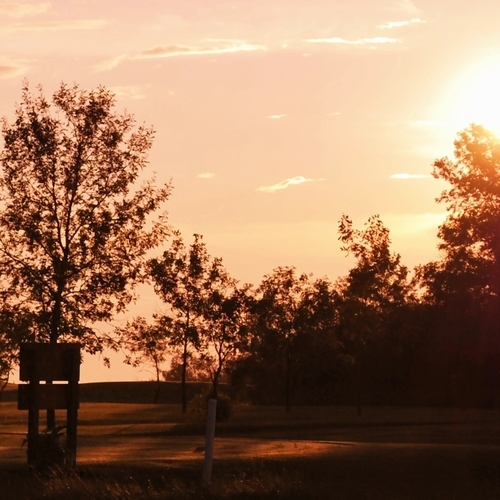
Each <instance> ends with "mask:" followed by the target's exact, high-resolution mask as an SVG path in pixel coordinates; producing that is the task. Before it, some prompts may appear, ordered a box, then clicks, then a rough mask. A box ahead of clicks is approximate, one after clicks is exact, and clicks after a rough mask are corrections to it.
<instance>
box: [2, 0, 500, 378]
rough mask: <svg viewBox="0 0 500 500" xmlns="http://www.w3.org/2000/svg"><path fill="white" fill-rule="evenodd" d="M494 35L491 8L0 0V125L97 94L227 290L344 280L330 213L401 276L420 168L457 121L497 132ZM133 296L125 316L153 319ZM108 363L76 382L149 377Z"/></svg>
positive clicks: (481, 3) (489, 2)
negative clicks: (149, 137) (29, 101)
mask: <svg viewBox="0 0 500 500" xmlns="http://www.w3.org/2000/svg"><path fill="white" fill-rule="evenodd" d="M499 25H500V2H498V0H476V1H475V2H470V1H468V0H453V1H451V0H421V1H418V0H414V1H413V0H265V1H264V0H189V1H188V2H187V1H183V0H156V1H153V0H140V1H139V0H54V1H43V0H42V1H38V2H37V1H35V0H32V1H2V0H0V47H1V51H0V88H1V92H0V111H1V112H0V115H3V116H5V117H6V118H7V120H12V118H13V116H14V109H15V104H16V102H19V100H20V98H21V87H22V82H23V80H24V79H27V80H28V81H29V83H30V86H32V87H33V89H35V87H36V85H38V84H41V85H42V86H43V89H44V92H45V94H46V95H50V94H51V93H52V92H53V91H54V90H56V88H57V87H59V85H60V83H61V82H65V83H68V84H72V83H77V84H78V85H79V86H80V87H81V88H83V89H92V88H95V87H97V86H99V85H103V86H105V87H107V88H108V89H110V90H112V91H113V92H114V93H115V95H116V108H117V111H123V110H127V111H129V112H131V113H133V114H134V115H135V117H136V119H137V122H138V124H142V123H145V124H147V125H152V126H153V127H154V129H155V131H156V136H155V142H154V146H153V148H152V150H151V154H150V157H149V159H150V163H149V165H148V168H147V171H146V172H145V174H144V175H145V178H146V177H149V176H151V175H152V174H153V173H156V177H157V182H158V183H163V182H168V181H170V180H171V181H172V184H173V192H172V195H171V198H170V200H169V201H168V203H167V204H166V209H167V210H168V212H169V219H170V223H171V225H172V226H173V227H174V228H176V229H178V230H180V231H181V233H182V234H183V236H184V239H185V240H186V242H187V243H189V242H190V241H191V239H192V234H193V233H199V234H202V235H203V237H204V241H205V242H206V244H207V247H208V251H209V253H210V254H211V255H213V256H218V257H222V258H223V261H224V263H225V265H226V267H227V269H228V270H229V271H230V273H231V274H232V275H233V276H234V277H235V278H237V279H239V280H240V281H241V282H250V283H254V284H258V283H259V282H260V280H261V279H262V277H263V276H264V275H265V274H268V273H271V272H272V270H273V269H274V268H275V267H277V266H291V265H293V266H296V267H297V269H298V271H299V272H307V273H313V274H314V276H316V277H322V276H327V277H328V278H330V280H332V281H334V280H335V279H336V278H337V277H339V276H342V275H345V274H346V273H347V271H348V269H349V266H350V265H351V264H352V261H350V260H349V259H346V257H345V256H344V255H343V254H342V252H341V250H340V243H339V241H338V234H337V226H338V222H339V220H340V218H341V216H342V214H344V213H345V214H347V215H349V216H350V218H351V219H352V220H353V222H354V225H355V226H356V227H358V228H362V227H363V224H364V223H365V222H366V220H367V219H368V217H369V216H371V215H374V214H379V215H380V218H381V219H382V221H383V222H384V223H385V225H386V226H387V227H388V228H389V229H390V231H391V239H392V242H393V250H394V251H395V252H398V253H400V254H401V257H402V261H403V263H404V264H406V265H407V266H408V267H410V268H413V267H414V266H416V265H418V264H424V263H426V262H429V261H430V260H433V259H435V258H437V257H438V252H437V250H436V245H437V239H436V233H437V227H438V225H439V224H440V223H441V222H442V221H443V220H444V217H445V207H444V206H441V205H439V204H436V202H435V199H436V197H437V196H439V194H440V192H441V191H442V190H443V189H445V188H446V185H445V184H444V183H443V182H442V181H439V180H436V179H434V178H433V177H432V175H431V172H432V163H433V161H434V160H435V159H437V158H441V157H443V156H450V155H452V154H453V141H454V139H455V137H456V134H457V133H458V132H459V131H460V130H462V129H463V128H465V127H466V126H467V125H468V124H469V123H471V122H476V123H481V124H484V125H486V126H487V127H490V128H492V129H496V128H498V129H499V130H500V98H499V93H498V88H499V87H500V29H499ZM140 295H141V299H140V300H139V302H138V304H136V305H135V306H134V307H133V308H131V310H130V313H129V314H130V317H132V316H133V315H135V314H142V315H145V316H146V317H148V315H149V316H150V315H151V314H152V312H154V311H159V310H161V303H160V302H159V301H158V300H157V299H156V298H155V296H154V293H153V291H152V289H150V288H148V287H143V288H141V291H140ZM120 321H123V318H122V319H121V320H120ZM115 358H116V359H115ZM115 358H113V360H112V368H111V369H110V370H107V369H103V368H102V366H101V365H102V363H101V362H100V361H99V360H96V359H88V358H86V360H85V363H84V365H83V367H82V380H83V381H98V380H117V379H132V380H134V379H143V378H146V379H147V378H150V377H151V373H149V372H147V371H146V370H143V371H138V370H133V369H131V368H128V367H126V366H125V365H123V363H122V362H121V359H119V357H115ZM103 370H104V371H103Z"/></svg>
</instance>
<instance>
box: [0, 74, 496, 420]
mask: <svg viewBox="0 0 500 500" xmlns="http://www.w3.org/2000/svg"><path fill="white" fill-rule="evenodd" d="M115 104H116V103H115V99H114V96H113V94H112V93H111V92H109V91H108V90H106V89H105V88H103V87H99V88H97V89H95V90H92V91H84V90H81V89H80V88H79V87H78V86H77V85H73V86H67V85H64V84H61V86H60V88H59V89H58V90H56V92H55V93H54V94H53V96H52V100H51V101H49V100H47V99H46V98H45V97H44V95H43V91H42V89H41V88H39V89H38V91H37V92H36V93H33V92H32V91H31V90H30V88H29V85H28V83H27V82H25V84H24V87H23V94H22V99H21V102H20V104H19V105H18V106H17V108H16V114H15V120H14V121H13V122H12V123H11V122H9V121H8V120H7V119H5V118H4V120H3V123H2V134H3V138H4V147H3V151H2V152H1V154H0V167H1V171H0V275H1V280H0V376H1V377H2V380H3V383H6V381H7V380H8V377H9V374H10V373H11V371H12V369H13V368H14V366H15V364H16V362H17V353H18V349H19V345H20V343H22V342H26V341H37V342H52V343H55V342H60V341H78V342H80V343H81V344H82V345H83V347H84V349H85V350H86V351H88V352H90V353H98V352H102V351H103V349H104V348H106V347H111V348H115V349H116V348H122V349H125V350H126V356H127V357H126V361H127V362H128V363H131V364H135V365H138V364H146V363H147V364H150V365H151V366H153V367H154V369H155V373H156V380H157V382H158V383H159V382H160V380H161V379H162V377H163V374H164V364H165V362H166V361H167V359H168V358H169V357H172V363H171V366H170V370H168V371H167V372H166V376H167V378H169V377H170V378H172V377H175V378H178V379H179V380H180V381H181V384H180V386H181V390H182V410H183V411H186V408H187V404H188V401H187V396H186V383H187V382H188V381H189V380H193V378H197V379H199V378H203V379H207V380H209V381H210V386H211V395H212V396H213V397H218V396H219V395H220V393H221V382H222V381H225V382H227V383H226V384H224V387H225V389H224V390H228V389H227V387H229V388H230V389H229V390H230V391H231V392H232V393H233V394H235V395H238V396H239V397H245V398H247V399H249V400H252V401H254V402H257V403H275V404H276V403H279V404H283V405H284V406H285V407H286V409H287V410H290V408H291V407H292V406H293V405H294V404H355V405H357V407H358V411H359V412H361V408H362V406H363V405H366V404H405V405H453V406H483V407H494V406H496V407H498V406H499V405H500V397H499V395H500V393H499V386H500V336H499V327H500V304H499V297H500V139H499V138H498V137H497V136H496V135H494V134H493V133H492V132H490V131H488V130H486V129H485V128H483V127H481V126H479V125H474V124H473V125H471V126H469V127H468V128H467V129H465V130H464V131H462V132H460V133H459V134H458V136H457V139H456V141H455V152H454V158H453V159H450V158H442V159H438V160H436V161H435V162H434V166H433V175H434V177H436V178H440V179H443V180H445V181H446V182H447V183H448V185H449V188H448V189H447V190H445V191H444V192H443V193H442V195H441V196H440V198H439V199H438V201H439V202H440V203H444V204H445V206H446V210H447V217H446V220H445V221H444V222H443V224H442V225H441V226H440V227H439V230H438V237H439V249H440V258H439V260H436V261H435V262H430V263H427V264H425V265H420V266H417V267H416V268H415V269H413V270H409V269H408V268H407V267H406V266H404V265H403V263H402V262H401V257H400V255H398V254H397V253H395V252H393V251H392V250H391V241H390V234H389V230H388V229H387V228H386V227H385V226H384V224H383V221H381V220H380V218H379V216H377V215H374V216H372V217H370V218H369V219H368V221H366V222H365V224H364V226H362V228H361V229H359V228H356V227H355V225H354V224H353V222H352V220H351V219H350V218H349V217H348V216H347V215H343V216H342V218H341V219H340V221H339V226H338V234H339V240H340V244H341V246H342V250H343V251H344V252H345V253H346V254H348V255H350V256H352V257H353V258H354V265H353V267H352V268H351V269H350V270H349V272H348V273H347V275H346V276H343V277H339V278H337V279H336V280H335V281H330V280H329V279H328V278H327V277H323V278H315V277H314V276H312V275H310V274H300V273H299V272H298V271H297V269H296V268H294V267H278V268H276V269H274V270H273V271H272V272H271V273H269V274H267V275H265V276H264V277H263V279H262V281H261V283H260V284H258V285H257V286H253V285H250V284H241V283H239V282H238V281H237V280H236V279H234V278H233V277H232V276H230V274H229V273H228V271H227V270H226V269H225V267H224V264H223V261H222V259H221V258H218V257H213V256H211V255H210V254H209V251H208V249H207V247H206V245H205V243H204V241H203V238H202V236H201V235H194V237H193V240H192V242H190V243H186V242H185V241H184V239H183V237H182V235H181V234H180V233H179V232H177V231H174V230H172V228H171V227H170V226H169V224H168V223H167V218H166V213H164V212H162V210H163V205H164V204H165V202H166V201H167V200H168V197H169V194H170V190H171V186H170V184H166V185H163V186H156V183H155V180H154V178H153V179H150V180H149V181H145V182H143V183H142V184H139V185H138V179H139V175H140V174H141V172H142V171H143V170H144V169H145V167H146V165H147V154H148V152H149V149H150V148H151V146H152V142H153V138H154V131H153V130H152V129H151V128H148V127H145V126H140V125H137V124H136V122H135V120H134V118H133V116H131V115H130V114H128V113H123V114H119V113H118V112H116V111H115V109H114V106H115ZM158 248H164V249H165V250H164V251H163V252H162V253H161V254H160V255H159V256H157V257H151V255H153V254H154V250H155V249H158ZM138 283H149V284H151V285H152V286H153V288H154V290H155V292H156V294H157V295H158V297H159V298H160V299H161V300H162V302H163V304H164V308H163V310H162V312H161V313H158V314H156V315H155V316H154V317H152V318H144V317H137V318H135V319H133V320H132V321H130V322H128V323H127V324H126V325H123V326H121V327H120V328H115V329H114V331H113V332H112V333H109V334H104V333H101V332H100V330H99V325H100V324H101V323H103V322H109V321H111V320H112V319H113V318H114V317H115V316H116V314H118V313H120V312H123V311H125V310H126V309H127V307H128V305H129V304H130V303H131V301H133V300H134V298H135V295H134V293H135V292H134V286H135V285H136V284H138ZM158 387H159V385H158ZM53 418H54V417H53V416H50V415H49V421H48V424H49V427H50V424H51V423H52V424H53ZM50 419H52V420H50Z"/></svg>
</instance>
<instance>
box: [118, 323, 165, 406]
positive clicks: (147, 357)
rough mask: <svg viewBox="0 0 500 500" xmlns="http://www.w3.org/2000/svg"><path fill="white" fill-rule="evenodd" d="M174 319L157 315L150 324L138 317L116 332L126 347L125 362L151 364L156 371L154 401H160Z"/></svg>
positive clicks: (138, 364) (140, 364)
mask: <svg viewBox="0 0 500 500" xmlns="http://www.w3.org/2000/svg"><path fill="white" fill-rule="evenodd" d="M172 323H173V322H172V320H171V318H168V317H165V316H163V317H160V318H158V317H156V318H155V320H154V323H153V324H150V323H148V322H147V321H146V319H145V318H143V317H137V318H135V319H134V320H133V321H132V322H129V323H127V324H126V325H125V326H124V327H121V328H117V329H116V330H115V332H116V333H117V334H118V335H119V337H120V344H121V346H122V348H124V349H125V352H126V356H125V360H124V362H125V363H126V364H128V365H131V366H134V367H138V366H144V365H150V366H152V367H153V369H154V372H155V380H156V391H155V395H154V399H153V403H157V402H158V398H159V396H160V388H161V375H162V371H163V370H162V368H163V364H164V363H165V362H166V361H167V359H168V354H169V351H168V342H169V338H170V335H171V330H172Z"/></svg>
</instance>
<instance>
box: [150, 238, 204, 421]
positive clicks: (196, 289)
mask: <svg viewBox="0 0 500 500" xmlns="http://www.w3.org/2000/svg"><path fill="white" fill-rule="evenodd" d="M209 262H210V257H209V255H208V252H207V249H206V247H205V244H204V243H203V241H202V236H201V235H198V234H195V235H194V242H193V243H192V245H191V246H190V247H189V249H186V247H185V245H184V241H183V239H182V237H181V235H180V234H179V233H178V232H176V233H175V234H174V238H173V240H172V244H171V247H170V249H168V250H166V251H165V252H163V254H162V256H161V258H154V259H151V260H150V261H149V262H148V273H149V275H150V277H151V278H152V280H153V284H154V289H155V292H156V293H157V294H158V295H159V296H160V297H161V299H162V300H163V301H164V302H165V303H166V304H167V307H168V308H169V310H170V311H169V312H170V313H171V316H172V318H173V325H172V330H171V334H170V338H169V343H170V345H172V346H173V347H174V348H177V349H179V350H180V354H181V356H182V376H181V391H182V412H183V413H185V412H186V409H187V393H186V375H187V366H188V362H189V359H190V357H191V354H192V351H193V350H196V349H197V347H198V345H199V325H200V321H201V318H202V314H203V308H204V301H205V296H206V293H205V288H206V286H207V279H208V272H209Z"/></svg>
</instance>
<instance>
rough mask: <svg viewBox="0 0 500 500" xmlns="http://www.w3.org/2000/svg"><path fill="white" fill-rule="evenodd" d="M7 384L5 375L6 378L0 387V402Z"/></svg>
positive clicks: (7, 380)
mask: <svg viewBox="0 0 500 500" xmlns="http://www.w3.org/2000/svg"><path fill="white" fill-rule="evenodd" d="M8 383H9V375H7V378H6V379H5V380H4V381H3V383H2V387H0V401H2V394H3V390H4V389H5V388H6V387H7V384H8Z"/></svg>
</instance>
